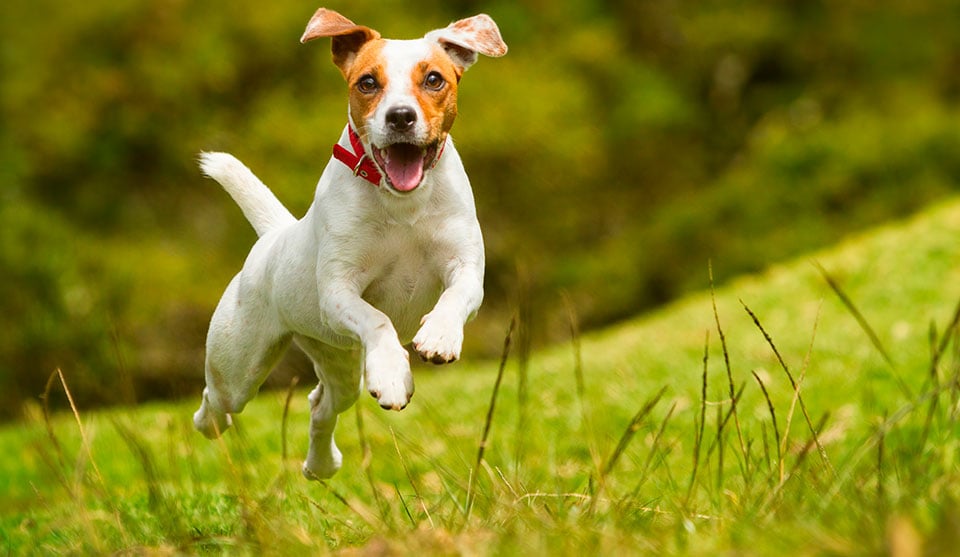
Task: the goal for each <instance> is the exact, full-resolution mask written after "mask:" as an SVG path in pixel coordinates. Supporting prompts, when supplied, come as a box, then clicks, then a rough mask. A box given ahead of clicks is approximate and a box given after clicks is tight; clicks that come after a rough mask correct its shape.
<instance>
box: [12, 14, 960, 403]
mask: <svg viewBox="0 0 960 557" xmlns="http://www.w3.org/2000/svg"><path fill="white" fill-rule="evenodd" d="M316 7H317V6H315V5H309V4H305V3H303V2H292V1H278V2H273V3H271V4H270V5H269V7H265V5H264V4H263V3H262V2H254V1H252V0H240V1H233V2H224V1H221V0H217V1H211V2H187V1H185V0H119V1H116V0H113V1H110V2H108V1H106V0H89V1H87V2H83V3H63V2H53V1H50V0H35V1H33V2H29V3H27V2H7V3H4V4H3V5H2V6H0V36H2V39H0V70H2V75H3V80H2V83H0V181H2V184H3V185H2V190H0V219H2V221H0V222H2V223H3V227H4V234H3V236H2V238H0V273H2V275H0V276H2V279H3V280H2V284H3V286H4V288H5V289H6V291H5V292H4V293H3V294H4V295H3V296H2V298H0V299H2V302H0V304H2V306H0V325H2V327H3V331H4V335H3V336H2V337H0V403H2V404H0V414H2V415H7V416H10V415H15V414H16V413H17V412H18V411H19V410H18V409H19V407H20V401H22V400H23V399H24V398H28V397H35V396H37V395H38V394H39V393H41V392H42V391H43V385H44V383H45V381H46V379H47V377H48V376H49V374H50V373H51V372H52V371H53V370H54V369H56V368H57V367H62V368H63V369H64V371H65V372H67V373H68V375H70V376H71V377H72V381H71V383H72V384H73V385H74V388H75V391H76V393H75V394H76V395H77V396H78V398H80V399H81V401H88V402H92V401H106V402H130V401H133V400H135V399H136V398H144V397H147V396H160V395H171V394H179V393H183V392H187V391H190V392H193V391H197V390H198V389H199V388H200V386H201V383H202V357H203V337H204V331H205V328H206V322H207V320H208V318H209V315H210V313H211V312H212V309H213V307H214V305H215V304H216V301H217V299H218V298H219V294H220V292H221V290H222V288H223V287H224V286H225V285H226V283H227V282H228V281H229V278H230V276H231V275H232V274H233V273H235V272H236V271H237V270H238V269H239V267H240V264H241V262H242V260H243V258H244V257H245V255H246V253H247V251H248V250H249V247H250V245H251V244H252V243H253V241H254V238H255V236H254V234H253V232H252V230H251V229H250V227H249V226H248V225H247V224H246V222H245V221H244V220H243V217H242V216H241V215H240V212H239V211H238V210H237V209H236V207H235V206H234V204H233V203H232V202H231V201H230V199H229V198H228V197H227V196H226V195H225V194H224V193H223V192H221V191H220V190H219V188H218V187H217V186H216V185H215V184H214V183H213V182H210V181H207V180H204V179H202V178H201V177H200V175H199V173H198V172H197V170H196V169H195V165H194V159H195V157H196V153H197V152H199V151H201V150H204V149H208V150H211V149H218V150H227V151H230V152H233V153H235V154H236V155H237V156H238V157H240V158H241V159H242V160H244V161H245V162H246V163H247V164H248V165H249V166H250V167H251V168H253V169H254V170H255V171H256V172H257V173H258V174H259V175H260V176H261V177H262V178H263V179H264V181H265V182H266V183H267V184H269V185H270V186H271V187H272V188H273V189H274V190H275V191H276V192H277V194H278V196H279V197H280V198H281V199H282V200H283V201H284V202H285V203H286V204H287V206H288V207H290V208H291V210H292V211H293V212H294V213H296V214H301V213H303V212H304V211H305V210H306V208H307V206H308V204H309V202H310V200H311V198H312V193H313V186H314V184H315V183H316V180H317V178H318V176H319V174H320V172H321V171H322V168H323V166H324V164H325V163H326V161H327V159H328V158H329V149H330V146H331V144H332V143H333V141H334V140H335V138H336V137H337V135H338V133H339V130H340V128H341V127H342V126H343V123H344V119H345V118H344V113H345V110H346V100H345V86H344V84H343V83H342V80H341V77H340V75H339V73H338V72H337V70H336V69H335V68H334V67H333V65H332V64H331V63H330V60H329V58H330V57H329V51H328V49H329V47H328V46H327V45H325V44H322V42H319V43H316V44H310V45H306V46H304V45H300V44H298V42H297V40H298V38H299V36H300V33H301V32H302V30H303V27H304V25H305V23H306V21H307V19H308V18H309V16H310V15H311V14H312V12H313V10H314V9H315V8H316ZM328 7H330V8H334V9H337V10H339V11H341V12H342V13H344V14H345V15H347V16H348V17H350V18H352V19H354V20H355V21H358V22H360V23H364V24H368V25H370V26H372V27H374V28H376V29H378V30H380V31H381V32H382V33H383V34H384V35H385V36H388V37H412V36H419V35H421V34H422V33H424V32H426V31H427V30H429V29H432V28H436V27H441V26H443V25H446V24H447V23H448V22H449V21H452V20H455V19H458V18H460V17H465V16H468V15H472V14H473V13H477V12H480V11H484V12H487V13H490V14H491V15H492V16H493V17H494V18H495V19H496V20H497V22H498V23H499V24H500V27H501V30H502V32H503V35H504V37H505V39H506V41H507V43H508V44H509V45H510V53H509V55H508V56H506V57H505V58H502V59H498V60H495V61H494V60H481V61H480V63H478V64H477V66H476V67H474V68H471V70H470V72H469V73H468V74H467V75H466V76H465V79H464V81H463V83H462V85H461V88H460V114H461V116H460V118H459V119H458V121H457V124H456V126H455V130H454V135H455V136H456V138H457V141H458V143H459V145H460V146H461V149H460V150H461V151H462V156H463V158H464V162H465V164H466V166H467V169H468V172H469V174H470V177H471V181H472V182H473V184H474V190H475V194H476V198H477V202H478V210H479V213H480V219H481V223H482V225H483V227H484V232H485V238H486V241H487V250H488V276H487V299H486V302H485V307H484V311H482V312H481V316H480V318H479V322H478V323H477V324H475V325H473V326H471V327H472V328H471V331H470V333H471V334H469V335H468V337H470V339H469V342H470V345H469V346H468V350H469V351H470V352H472V353H473V354H474V355H482V354H485V353H486V354H489V353H493V352H494V351H496V350H497V347H498V345H499V343H500V338H501V337H500V333H501V331H502V329H503V324H504V323H505V322H506V320H507V318H508V315H509V314H510V313H512V312H514V311H515V308H516V307H517V306H518V305H525V306H526V307H527V311H525V315H533V316H536V322H535V323H533V325H534V327H533V330H534V331H537V334H536V340H537V341H541V342H542V341H547V340H551V339H556V338H561V337H560V335H562V334H563V331H564V330H565V328H566V325H565V320H566V317H565V316H566V310H565V309H563V307H564V305H563V304H562V303H561V302H560V301H559V299H560V297H559V295H558V293H560V292H565V293H566V294H567V295H568V298H569V300H570V302H571V305H572V306H573V309H574V310H575V311H576V312H577V314H578V316H579V319H580V320H581V322H582V323H583V325H585V326H587V327H595V326H600V325H603V324H605V323H609V322H611V321H614V320H617V319H621V318H624V317H626V316H629V315H632V314H635V313H637V312H639V311H642V310H644V309H646V308H650V307H653V306H655V305H657V304H660V303H663V302H665V301H667V300H670V299H672V298H674V297H676V296H678V295H679V294H681V293H683V292H686V291H689V290H691V289H694V288H700V287H703V286H704V285H705V284H706V281H707V272H706V266H707V261H708V260H712V261H713V268H714V272H715V275H716V278H717V280H723V279H724V278H726V277H730V276H732V275H734V274H736V273H741V272H745V271H752V270H757V269H761V268H763V267H765V266H767V265H769V264H770V263H772V262H774V261H778V260H781V259H783V258H786V257H789V256H791V255H796V254H798V253H801V252H803V251H804V250H808V249H811V248H814V247H817V246H822V245H825V244H828V243H831V242H834V241H836V240H837V239H838V238H840V237H842V236H843V235H845V234H847V233H849V232H851V231H853V230H857V229H861V228H863V227H866V226H869V225H872V224H876V223H879V222H882V221H884V220H886V219H890V218H894V217H898V216H901V215H904V214H907V213H909V212H911V211H914V210H915V209H917V208H919V207H921V206H923V205H924V204H926V203H928V202H930V201H932V200H934V199H937V198H941V197H944V196H947V195H951V194H952V193H953V192H954V191H955V190H956V189H957V184H958V183H960V35H958V34H957V33H956V30H957V29H958V28H960V4H957V3H956V2H953V1H952V0H930V1H926V2H922V3H917V2H912V1H908V0H890V1H886V2H882V3H873V2H864V1H861V0H835V1H831V2H825V1H798V0H792V1H791V0H780V1H776V2H761V1H757V0H752V1H748V0H742V1H722V2H721V1H700V2H680V1H676V0H666V1H663V0H647V1H630V2H627V1H621V0H618V1H612V2H597V1H588V0H561V1H559V2H543V1H539V0H529V1H520V2H517V1H515V0H510V1H506V0H495V1H491V2H484V3H479V2H467V1H465V0H464V1H455V2H440V1H438V0H428V1H424V2H417V3H409V2H400V1H397V0H390V1H386V2H357V1H354V2H349V3H348V2H342V1H340V2H332V3H330V4H328ZM785 295H787V293H785ZM286 367H287V368H288V371H287V373H290V372H291V371H290V370H293V371H295V372H302V371H304V370H306V369H307V366H306V365H305V364H304V363H303V362H302V361H298V360H296V359H293V360H291V361H290V362H288V364H287V365H286ZM280 377H281V378H282V377H283V375H282V374H281V376H280Z"/></svg>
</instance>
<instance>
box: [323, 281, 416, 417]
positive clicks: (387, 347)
mask: <svg viewBox="0 0 960 557" xmlns="http://www.w3.org/2000/svg"><path fill="white" fill-rule="evenodd" d="M326 290H327V292H328V294H327V295H326V296H323V297H321V310H322V312H323V315H325V316H326V319H327V323H328V326H330V327H331V328H332V329H333V330H335V331H337V332H339V333H341V334H345V335H347V336H351V337H353V338H356V339H359V341H360V344H361V345H362V346H363V354H364V356H363V363H364V378H365V380H366V386H367V390H368V391H369V392H370V394H371V395H373V397H374V398H375V399H377V402H378V403H380V406H381V407H383V408H385V409H387V410H403V409H404V408H405V407H406V406H407V404H408V403H409V402H410V398H411V397H412V396H413V374H412V373H411V372H410V354H409V353H407V351H406V350H405V349H404V348H403V346H401V344H400V340H399V339H398V338H397V331H396V329H394V327H393V323H391V322H390V318H389V317H387V316H386V315H385V314H384V313H383V312H381V311H380V310H378V309H377V308H375V307H373V306H371V305H370V304H369V303H367V302H366V301H365V300H363V298H361V297H360V294H359V293H358V292H355V291H354V290H353V289H350V288H348V287H344V288H328V289H326Z"/></svg>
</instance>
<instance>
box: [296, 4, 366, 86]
mask: <svg viewBox="0 0 960 557" xmlns="http://www.w3.org/2000/svg"><path fill="white" fill-rule="evenodd" d="M320 37H333V63H334V64H336V65H337V67H338V68H340V72H341V73H343V75H344V76H346V75H347V71H348V70H349V69H350V65H351V64H353V61H354V60H355V59H356V57H357V52H358V51H359V50H360V47H362V46H363V45H364V44H366V43H367V42H369V41H372V40H374V39H379V38H380V33H377V32H376V31H374V30H373V29H370V28H369V27H364V26H363V25H357V24H356V23H354V22H352V21H350V20H349V19H347V18H345V17H343V16H342V15H340V14H338V13H337V12H335V11H333V10H328V9H326V8H320V9H319V10H317V13H315V14H313V17H311V18H310V22H309V23H307V29H306V30H305V31H304V32H303V36H302V37H300V42H301V43H305V42H307V41H312V40H313V39H319V38H320Z"/></svg>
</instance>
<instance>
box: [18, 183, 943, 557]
mask: <svg viewBox="0 0 960 557" xmlns="http://www.w3.org/2000/svg"><path fill="white" fill-rule="evenodd" d="M785 226H789V222H786V223H785ZM714 265H715V266H717V267H720V266H722V265H723V262H722V261H715V262H714ZM707 272H708V271H707V265H706V263H705V264H704V273H707ZM827 276H829V277H830V278H829V280H828V279H827V278H826V277H827ZM831 281H832V284H833V286H831ZM714 302H715V304H714ZM958 302H960V202H953V203H950V204H947V205H942V206H939V207H936V208H933V209H931V210H929V211H927V212H926V213H925V214H922V215H920V216H918V217H917V218H915V219H913V220H911V221H910V222H906V223H900V224H897V225H893V226H889V227H886V228H884V229H881V230H877V231H874V232H872V233H870V234H867V235H864V236H861V237H858V238H853V239H851V240H850V241H848V242H847V243H845V244H843V245H841V246H838V247H836V248H835V249H832V250H828V251H825V252H822V253H817V254H813V255H811V256H809V257H806V258H803V259H800V260H797V261H794V262H791V263H788V264H786V265H782V266H777V267H775V268H772V269H771V270H769V271H768V272H766V273H764V274H762V275H759V276H751V277H746V278H743V279H741V280H737V281H734V282H732V283H730V284H726V285H722V286H718V287H717V289H716V293H715V297H712V296H711V293H710V292H705V293H701V294H699V295H695V296H691V297H688V298H686V299H684V300H681V301H679V302H677V303H675V304H672V305H670V306H668V307H665V308H663V309H661V310H659V311H657V312H656V313H654V314H651V315H646V316H642V317H640V318H638V319H636V320H634V321H631V322H628V323H624V324H622V325H621V326H619V327H615V328H612V329H610V330H607V331H603V332H599V333H596V334H589V335H585V336H583V337H582V338H581V337H580V336H579V335H576V334H573V335H572V336H571V342H570V343H569V344H567V345H564V346H557V347H554V348H551V349H549V350H545V351H542V352H536V353H533V354H531V355H529V358H527V357H526V355H525V354H523V352H524V350H523V342H522V341H520V340H519V339H521V338H522V336H523V335H522V334H521V333H522V331H520V330H518V331H515V332H514V334H513V335H512V337H511V345H512V350H511V352H510V357H509V359H508V360H507V363H506V365H505V366H503V367H502V368H501V366H499V365H498V362H490V363H482V362H470V361H467V362H463V363H459V364H456V365H454V366H453V367H450V368H444V369H437V370H433V369H432V368H426V367H425V368H421V369H418V370H417V371H416V372H415V373H416V374H417V375H416V380H417V394H416V396H415V397H414V400H413V403H412V404H411V406H410V407H408V408H407V409H406V410H404V411H403V412H401V413H393V412H384V411H382V410H380V409H379V408H378V407H377V406H376V404H375V402H374V401H373V400H372V399H369V398H368V397H363V398H362V399H361V402H360V403H359V404H358V405H357V406H356V407H355V408H354V409H353V410H351V411H349V412H347V413H346V414H344V415H343V416H342V418H341V422H340V426H339V428H338V431H337V439H338V442H339V445H340V447H341V449H342V450H343V452H344V461H345V462H344V468H343V470H341V471H340V473H339V474H337V475H336V476H335V477H334V478H333V479H332V480H329V481H327V482H325V483H313V482H308V481H306V480H304V479H303V478H302V477H301V476H300V474H299V463H300V461H301V459H302V457H303V455H304V453H305V450H306V436H307V426H308V412H307V403H306V390H304V389H303V388H300V389H298V390H296V391H295V392H293V397H292V398H291V399H290V402H289V405H288V404H287V393H284V392H268V393H262V394H261V395H260V396H259V397H258V398H257V399H256V400H255V401H254V402H253V403H251V405H250V406H249V407H248V408H247V410H246V411H245V412H244V414H242V415H241V416H240V417H239V418H238V419H237V422H238V427H237V428H236V429H235V430H232V431H230V432H229V433H228V434H227V435H226V436H225V438H224V439H223V440H222V441H219V442H209V441H207V440H206V439H205V438H203V437H202V436H200V435H199V434H197V433H195V432H194V431H193V429H192V425H191V422H190V419H191V414H192V412H193V410H194V407H195V403H196V401H194V400H191V401H187V402H185V403H170V404H150V405H143V406H140V407H136V408H123V409H114V410H108V411H96V412H94V411H87V410H85V409H83V408H79V409H77V412H75V413H62V414H57V415H54V416H52V417H50V418H49V419H47V418H45V416H44V407H43V405H42V403H40V402H38V403H37V404H36V405H35V406H33V407H30V408H28V409H27V410H26V413H27V415H28V417H27V418H26V419H25V420H24V421H22V422H21V423H16V424H10V425H7V426H5V427H4V428H3V429H2V430H0V451H2V452H3V454H4V455H5V456H4V458H3V459H2V460H0V503H2V506H0V525H2V527H0V548H2V550H3V552H4V553H8V554H57V555H60V554H65V553H82V554H87V553H94V554H107V553H116V552H119V553H125V554H176V553H188V554H189V553H227V554H268V555H274V554H275V555H297V554H324V553H328V552H341V551H342V552H344V553H346V554H350V555H393V554H410V553H416V554H421V555H457V554H464V555H546V554H551V555H566V554H569V555H590V554H594V555H616V554H683V555H717V554H721V553H727V554H746V555H786V554H789V555H822V554H838V555H860V554H891V555H898V556H899V555H904V556H906V555H919V554H929V555H938V554H947V553H949V552H950V551H955V550H956V548H957V547H958V546H960V460H958V451H960V425H958V413H960V406H958V401H960V384H958V377H960V343H958V342H957V337H958V334H960V333H958V329H957V326H956V323H955V321H956V319H957V307H958ZM557 303H558V304H561V303H562V301H561V300H560V299H559V298H558V302H557ZM751 314H752V315H751ZM507 325H508V324H506V323H505V324H504V334H505V336H506V331H507V328H508V327H507ZM521 329H522V327H521ZM467 333H468V334H470V330H469V329H468V331H467ZM765 333H766V335H768V337H769V340H768V338H765ZM501 369H502V370H503V376H502V382H501V383H500V388H499V391H498V392H497V393H496V398H495V402H496V405H495V408H493V411H492V414H490V411H491V400H494V399H493V395H494V386H495V384H496V382H497V378H498V371H499V370H501ZM199 375H200V373H199V371H198V378H197V381H198V383H199V381H200V377H199ZM63 378H64V380H65V383H66V386H67V387H68V388H69V385H70V378H71V375H70V370H69V369H68V368H65V369H63ZM793 385H796V387H794V386H793ZM49 396H50V397H59V398H60V399H63V398H64V397H65V396H66V394H65V390H64V387H63V382H61V379H60V377H59V376H54V377H53V382H52V383H51V389H50V393H49ZM286 413H288V416H287V417H286V420H285V418H284V417H285V414H286ZM488 416H489V419H488ZM485 432H486V433H485ZM485 435H486V436H487V437H486V442H485V443H483V445H484V452H483V454H482V455H480V454H479V447H480V445H481V441H482V440H483V439H484V436H485ZM478 463H479V465H478Z"/></svg>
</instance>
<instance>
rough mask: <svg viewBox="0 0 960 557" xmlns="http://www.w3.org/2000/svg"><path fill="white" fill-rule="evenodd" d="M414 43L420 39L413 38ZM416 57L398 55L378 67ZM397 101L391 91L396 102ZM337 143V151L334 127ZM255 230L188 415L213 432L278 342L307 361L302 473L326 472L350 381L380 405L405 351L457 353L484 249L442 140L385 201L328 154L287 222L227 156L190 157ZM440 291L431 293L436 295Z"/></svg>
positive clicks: (389, 404)
mask: <svg viewBox="0 0 960 557" xmlns="http://www.w3.org/2000/svg"><path fill="white" fill-rule="evenodd" d="M422 40H426V39H422ZM420 51H424V52H425V51H426V49H416V48H403V49H400V52H402V53H406V54H392V56H396V57H397V59H396V60H392V59H388V60H387V63H388V65H389V64H398V65H400V66H404V65H408V64H410V63H411V62H410V60H409V59H407V57H409V56H412V55H413V54H412V53H415V52H420ZM401 95H402V94H401ZM339 143H340V144H341V145H343V146H344V147H347V148H348V149H349V148H350V141H349V138H348V136H347V130H346V129H344V131H343V133H342V134H341V137H340V140H339ZM201 160H202V163H201V164H202V168H203V170H204V172H205V173H206V174H207V175H208V176H210V177H212V178H214V179H215V180H217V181H218V182H220V183H221V184H222V185H223V187H224V188H225V189H226V190H227V191H228V192H229V193H230V195H231V196H233V198H234V199H235V200H236V201H237V203H238V205H240V207H241V209H242V210H243V212H244V214H245V215H246V216H247V218H248V219H249V220H250V221H251V223H252V224H253V225H254V227H255V228H256V230H257V232H258V234H259V235H260V238H259V240H258V241H257V242H256V244H255V245H254V246H253V248H252V249H251V251H250V254H249V256H248V257H247V260H246V262H245V263H244V265H243V268H242V270H241V271H240V273H239V274H237V275H236V277H234V279H233V280H232V281H231V282H230V285H229V286H228V287H227V289H226V292H224V294H223V297H222V299H221V300H220V303H219V305H218V306H217V309H216V311H215V312H214V315H213V318H212V320H211V323H210V329H209V332H208V335H207V359H206V366H205V367H206V369H205V371H206V382H207V385H206V388H205V389H204V392H203V400H202V404H201V406H200V409H199V410H198V411H197V412H196V414H195V415H194V424H195V425H196V427H197V429H198V430H200V431H201V432H203V433H204V434H205V435H207V436H208V437H211V438H213V437H216V436H218V435H219V434H221V433H223V431H224V430H225V429H227V428H228V427H230V424H231V419H230V414H233V413H238V412H240V411H242V410H243V408H244V406H245V405H246V404H247V402H248V401H249V400H250V399H251V398H252V397H253V396H254V395H255V394H256V392H257V390H258V389H259V387H260V385H261V384H262V383H263V381H264V380H265V379H266V377H267V375H268V374H269V373H270V370H271V369H272V367H273V365H274V364H275V362H276V361H277V359H279V357H280V356H281V355H282V353H283V351H284V350H285V349H286V348H287V346H288V345H289V344H290V342H291V341H292V342H295V343H296V344H297V345H298V346H299V347H300V348H301V349H302V350H303V351H304V352H305V353H306V354H307V355H308V356H309V357H310V358H311V359H312V360H313V362H314V367H315V371H316V373H317V376H318V378H319V384H318V386H317V388H316V389H315V390H314V391H313V392H312V393H311V394H310V397H309V400H310V408H311V423H310V449H309V452H308V454H307V458H306V461H305V462H304V464H303V473H304V475H305V476H306V477H307V478H310V479H318V478H326V477H330V476H332V475H333V474H334V473H335V472H336V471H337V470H338V469H339V467H340V465H341V460H342V457H341V455H340V451H339V450H337V447H336V444H335V443H334V440H333V429H334V426H335V425H336V420H337V415H338V414H340V413H341V412H343V411H345V410H346V409H347V408H349V407H350V406H351V405H352V404H353V403H354V402H355V401H356V399H357V396H358V395H359V393H360V391H361V389H362V385H363V381H364V380H365V383H366V388H367V390H368V391H369V392H370V393H371V394H373V395H374V396H375V397H376V398H377V400H378V402H379V403H380V405H381V406H383V407H384V408H389V409H396V410H399V409H402V408H403V407H405V406H406V405H407V403H408V402H409V401H410V397H411V396H412V395H413V376H412V374H411V372H410V362H409V354H408V352H407V350H406V349H405V348H404V347H403V345H404V343H406V342H409V341H410V340H411V339H412V341H413V348H414V350H415V351H416V352H417V353H418V354H419V355H420V356H421V357H422V358H424V359H425V360H429V361H433V362H435V363H444V362H451V361H453V360H456V359H457V358H459V357H460V349H461V344H462V342H463V326H464V324H465V323H466V321H468V320H469V319H470V318H472V317H473V315H474V314H475V313H476V311H477V309H478V308H479V306H480V302H481V300H482V298H483V271H484V254H483V240H482V237H481V234H480V226H479V224H478V222H477V218H476V211H475V208H474V202H473V193H472V191H471V188H470V182H469V180H468V178H467V175H466V173H465V172H464V169H463V165H462V163H461V161H460V157H459V155H458V154H457V150H456V148H455V147H454V145H453V141H452V139H450V138H449V137H448V139H447V144H446V147H445V150H444V152H443V156H442V157H441V158H440V160H439V163H438V164H437V166H436V167H435V168H434V169H433V170H430V171H428V172H426V174H425V176H424V179H423V182H422V183H421V184H420V186H419V187H417V188H416V189H415V190H413V191H412V192H409V193H406V194H403V195H398V194H397V193H396V192H392V191H390V188H388V187H379V188H378V187H375V186H373V185H371V184H370V183H368V182H366V181H365V180H363V179H362V178H358V177H356V176H354V175H353V173H352V172H351V170H350V169H348V168H347V167H346V166H345V165H344V164H343V163H341V162H339V161H337V160H334V159H331V160H330V162H329V163H328V164H327V166H326V168H325V170H324V171H323V174H322V175H321V177H320V181H319V183H318V184H317V189H316V195H315V198H314V201H313V204H312V205H311V207H310V209H309V210H308V211H307V214H306V215H305V216H304V217H303V218H301V219H299V220H297V219H295V218H294V217H293V216H291V215H290V213H289V212H288V211H287V210H286V209H284V208H283V206H282V205H281V204H280V202H279V201H277V199H276V197H274V195H273V194H272V193H271V192H270V190H269V189H267V187H266V186H264V185H263V183H262V182H260V180H259V179H257V178H256V176H254V175H253V173H251V172H250V171H249V170H248V169H247V168H246V167H245V166H244V165H243V164H242V163H241V162H240V161H238V160H237V159H235V158H234V157H232V156H230V155H227V154H223V153H206V154H204V155H202V158H201ZM438 296H439V297H438Z"/></svg>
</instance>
